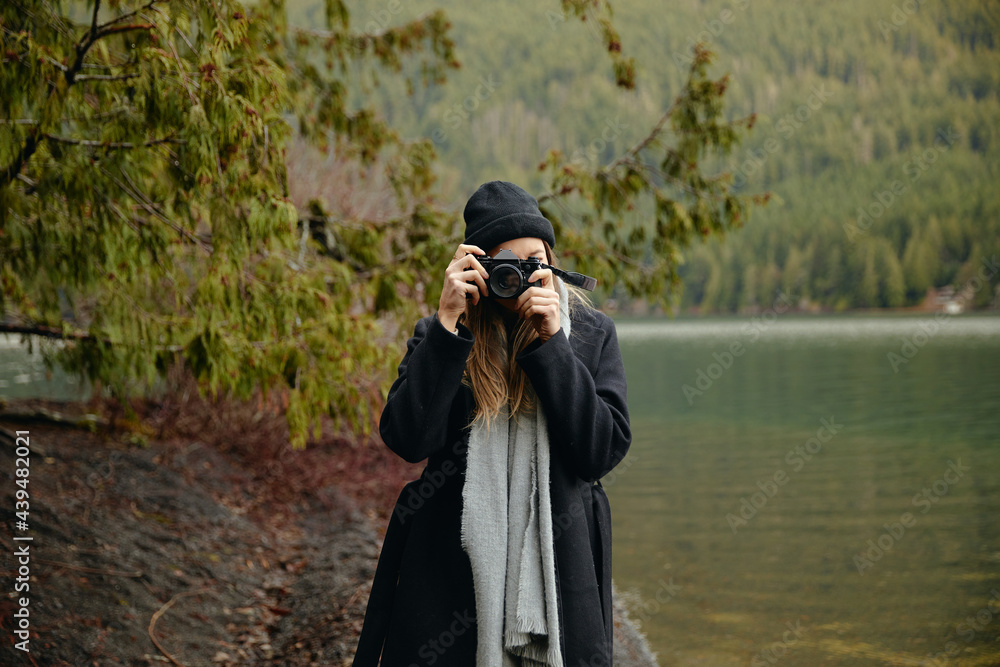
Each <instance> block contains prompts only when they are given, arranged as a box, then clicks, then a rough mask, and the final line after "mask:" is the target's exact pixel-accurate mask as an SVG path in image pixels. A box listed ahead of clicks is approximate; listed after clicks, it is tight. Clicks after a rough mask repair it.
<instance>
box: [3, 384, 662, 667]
mask: <svg viewBox="0 0 1000 667" xmlns="http://www.w3.org/2000/svg"><path fill="white" fill-rule="evenodd" d="M39 406H40V404H39V403H38V402H34V403H21V404H18V405H9V406H6V410H7V411H8V413H9V412H11V411H16V412H21V413H23V412H26V411H30V410H33V409H35V408H37V407H39ZM42 407H45V408H46V409H48V410H56V411H59V412H60V413H62V414H71V415H72V414H73V413H77V414H79V413H81V411H83V410H85V409H87V406H79V405H71V406H66V405H53V404H45V405H44V406H42ZM92 407H93V406H91V408H92ZM114 417H115V415H112V418H113V419H114ZM118 417H119V418H120V417H121V415H118ZM140 417H141V421H139V422H133V423H132V428H131V429H129V430H121V429H120V428H119V429H115V430H104V429H102V430H100V431H98V432H95V433H92V432H88V431H87V430H84V429H80V428H70V427H65V426H59V425H54V424H52V423H48V422H44V421H38V420H34V421H32V420H11V419H5V418H2V417H0V427H3V428H4V429H5V430H6V432H7V435H0V444H2V447H0V480H2V485H3V490H2V494H0V497H2V501H0V517H2V523H3V528H2V529H0V534H2V536H3V540H4V541H5V543H6V544H7V545H8V548H6V549H4V550H3V556H2V557H0V569H2V570H3V571H4V573H5V575H6V576H5V577H4V580H5V581H6V582H9V583H8V585H7V586H6V589H7V592H8V595H5V596H3V597H2V598H0V607H2V614H0V619H2V620H0V622H2V632H3V635H4V640H3V642H2V644H0V646H2V648H0V663H2V664H4V665H72V666H73V667H77V666H81V665H113V664H127V665H153V664H155V665H163V664H182V665H192V666H193V665H218V666H220V667H225V666H227V665H293V666H299V665H344V664H350V661H351V658H352V657H353V650H354V643H355V641H356V638H357V633H358V631H359V630H360V627H361V621H362V618H363V616H364V608H365V604H366V602H367V599H368V590H369V587H370V584H371V578H372V576H373V574H374V569H375V564H376V562H377V557H378V551H379V547H380V544H381V535H380V530H381V528H382V526H384V525H385V519H386V516H385V512H386V511H387V509H388V508H389V507H391V502H392V500H394V498H395V495H396V494H397V493H398V491H399V489H400V488H401V487H402V484H403V483H404V482H405V481H406V480H408V479H412V478H413V477H415V476H416V475H417V474H418V473H419V468H420V467H419V466H410V465H408V464H405V463H404V462H402V461H400V460H399V459H398V458H396V457H393V456H392V455H391V454H389V453H387V452H386V451H385V448H384V447H378V446H368V447H365V446H360V445H357V444H352V443H350V442H348V441H347V440H344V439H336V438H331V439H329V441H326V442H322V443H318V444H314V445H311V446H310V447H309V449H307V450H305V451H297V452H296V451H292V450H291V449H290V448H288V447H287V445H286V444H283V443H287V437H284V436H283V435H282V429H283V425H282V421H281V420H280V419H279V418H276V417H275V414H274V413H273V412H271V411H269V410H268V409H267V408H266V406H263V407H262V406H257V407H255V408H250V407H248V406H235V407H234V406H220V405H215V406H207V405H203V404H201V403H198V402H197V401H196V400H195V399H191V401H187V399H185V404H183V405H181V404H178V403H177V402H176V401H175V402H174V403H170V404H156V405H152V404H150V405H146V406H141V409H140ZM136 423H139V424H141V426H140V427H136ZM17 430H20V431H25V430H26V431H28V432H29V434H30V445H31V464H30V467H29V470H30V475H29V477H28V479H29V482H28V483H27V484H26V486H27V490H28V492H29V502H30V509H29V515H28V521H27V523H28V525H29V529H28V530H27V531H19V530H16V526H15V521H17V520H18V517H16V516H15V500H16V499H15V498H14V493H15V490H16V489H17V488H18V487H17V486H16V485H15V479H16V477H15V474H14V471H15V449H14V444H13V442H12V440H11V439H10V437H9V435H10V434H12V433H13V432H14V431H17ZM15 535H18V536H31V537H33V540H32V541H31V542H15V541H14V540H13V537H14V536H15ZM25 544H26V545H28V546H29V547H30V564H29V568H30V575H29V579H28V584H29V585H30V589H29V590H28V591H27V592H21V593H18V594H17V596H14V595H13V589H14V583H13V582H14V578H13V577H14V576H16V572H17V569H18V567H20V565H19V564H18V563H17V562H16V559H15V557H14V555H13V551H14V549H13V548H11V547H10V545H25ZM20 596H27V597H28V599H29V600H30V603H29V606H28V609H29V610H30V617H29V618H30V633H31V634H30V644H29V646H30V652H29V653H24V652H22V651H18V650H15V649H14V648H13V646H12V645H13V635H12V630H13V627H12V622H13V620H14V619H13V613H14V611H15V610H16V609H18V602H17V600H18V597H20ZM624 617H625V612H624V610H621V611H620V612H619V614H618V616H617V620H618V621H619V622H618V624H617V625H618V626H619V627H617V628H616V633H617V642H616V664H617V665H650V664H655V663H652V662H651V661H650V658H649V656H648V651H646V649H645V648H644V646H643V643H642V640H641V638H640V637H638V636H637V635H636V634H635V633H634V631H633V630H632V628H631V626H630V625H629V624H628V623H627V622H625V621H624Z"/></svg>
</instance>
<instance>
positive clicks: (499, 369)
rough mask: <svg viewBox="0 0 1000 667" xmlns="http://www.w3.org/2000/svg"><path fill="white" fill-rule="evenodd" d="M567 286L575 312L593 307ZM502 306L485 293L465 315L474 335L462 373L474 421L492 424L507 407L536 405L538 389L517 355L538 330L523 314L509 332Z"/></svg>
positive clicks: (517, 409) (515, 410)
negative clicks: (470, 397) (534, 388)
mask: <svg viewBox="0 0 1000 667" xmlns="http://www.w3.org/2000/svg"><path fill="white" fill-rule="evenodd" d="M542 243H544V245H545V257H546V261H547V263H548V264H553V263H554V262H553V254H552V248H551V247H550V246H549V244H548V243H545V242H544V241H543V242H542ZM566 289H567V296H568V297H569V303H568V306H569V311H570V313H571V314H572V312H573V311H574V310H575V309H576V308H578V307H581V306H583V307H590V301H589V299H588V298H587V297H586V295H584V294H582V293H580V291H579V290H578V289H577V288H575V287H573V286H572V285H568V284H567V285H566ZM501 309H503V306H501V305H500V304H498V303H496V302H495V301H494V300H493V299H488V298H485V297H482V298H480V299H479V303H478V304H477V305H475V306H474V305H472V303H471V302H470V303H469V304H468V305H467V306H466V309H465V314H464V315H462V321H463V323H464V324H465V326H467V327H468V328H469V330H470V331H471V332H472V336H473V339H474V342H473V344H472V352H471V353H470V354H469V359H468V361H467V362H466V365H465V374H464V376H463V377H462V382H463V384H465V385H467V386H469V387H471V389H472V396H473V398H474V399H475V403H476V412H475V418H474V419H473V422H472V423H473V424H474V423H476V422H482V423H485V424H487V425H489V424H490V423H492V422H493V421H494V420H495V419H496V418H497V417H499V416H500V415H501V413H502V412H503V409H504V407H507V408H508V415H509V416H510V417H513V416H516V415H518V414H520V413H522V412H523V413H530V412H532V411H533V410H534V409H535V392H534V390H533V389H532V387H531V383H530V382H529V381H528V376H527V375H526V374H525V372H524V369H522V368H521V367H520V366H519V365H518V364H517V362H516V361H515V358H516V357H517V355H519V354H520V353H521V352H522V351H524V349H525V348H526V347H528V345H530V344H531V343H532V342H533V341H534V340H535V339H537V338H538V332H537V331H535V327H534V326H533V325H532V324H531V322H530V321H528V320H524V319H520V318H519V319H518V320H517V323H516V324H515V325H514V327H513V329H512V330H511V331H510V333H509V334H508V332H507V327H506V325H505V324H504V318H503V315H502V310H501ZM470 426H471V424H470Z"/></svg>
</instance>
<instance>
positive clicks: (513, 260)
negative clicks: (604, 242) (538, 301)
mask: <svg viewBox="0 0 1000 667" xmlns="http://www.w3.org/2000/svg"><path fill="white" fill-rule="evenodd" d="M476 259H477V260H479V263H480V264H482V265H483V268H484V269H486V273H488V274H489V276H490V277H489V278H488V279H487V280H486V296H488V297H491V298H494V299H516V298H517V297H519V296H521V295H522V294H524V292H525V291H526V290H527V289H528V288H529V287H534V286H537V285H541V284H542V281H540V280H536V281H535V282H528V278H530V277H531V274H532V273H534V272H535V271H537V270H538V269H551V270H552V273H554V274H555V275H557V276H559V277H560V278H562V279H563V280H565V281H566V282H568V283H569V284H571V285H576V286H577V287H582V288H583V289H585V290H590V291H591V292H593V291H594V288H595V287H597V279H596V278H591V277H590V276H585V275H583V274H580V273H572V272H570V271H563V270H562V269H557V268H556V267H554V266H550V265H548V264H545V263H544V262H542V260H540V259H538V258H535V257H532V258H531V259H519V258H518V256H517V255H515V254H514V253H513V252H512V251H511V250H508V249H507V248H504V249H502V250H500V252H498V253H497V254H496V255H495V256H493V257H488V256H482V257H481V256H477V257H476Z"/></svg>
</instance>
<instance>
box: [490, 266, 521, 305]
mask: <svg viewBox="0 0 1000 667" xmlns="http://www.w3.org/2000/svg"><path fill="white" fill-rule="evenodd" d="M520 287H521V272H520V271H519V270H518V269H517V267H515V266H511V265H510V264H501V265H500V266H497V267H494V268H493V271H492V272H490V288H491V289H492V290H493V294H494V295H495V296H497V297H498V298H500V299H509V298H510V297H512V296H514V295H515V294H517V291H518V289H520Z"/></svg>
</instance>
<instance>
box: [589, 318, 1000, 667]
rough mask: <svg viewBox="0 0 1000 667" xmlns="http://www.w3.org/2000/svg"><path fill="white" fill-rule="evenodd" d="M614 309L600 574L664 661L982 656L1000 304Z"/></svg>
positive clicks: (998, 634)
mask: <svg viewBox="0 0 1000 667" xmlns="http://www.w3.org/2000/svg"><path fill="white" fill-rule="evenodd" d="M617 326H618V334H619V339H620V341H621V346H622V353H623V356H624V359H625V368H626V373H627V375H628V380H629V406H630V410H631V417H632V428H633V434H634V437H633V444H632V449H631V452H630V453H629V456H628V457H627V458H626V459H625V460H624V461H623V462H622V463H621V464H620V465H619V467H618V469H617V470H616V471H615V472H613V473H612V474H611V475H609V476H608V478H606V479H605V485H606V487H607V488H608V494H609V496H610V498H611V503H612V512H613V517H614V525H613V538H614V578H615V581H616V584H617V586H618V588H619V589H620V590H621V591H623V592H624V593H626V594H627V596H628V597H629V599H630V605H631V607H632V609H633V616H635V617H636V618H637V619H638V620H639V621H640V623H641V625H642V627H643V630H644V631H645V633H646V634H647V636H648V637H649V640H650V643H651V645H652V647H653V649H654V651H656V652H657V653H658V655H659V661H660V664H661V665H662V666H664V667H666V666H668V665H751V666H757V665H782V666H788V667H791V666H793V665H809V666H816V665H828V666H829V665H980V666H982V665H1000V317H988V316H954V317H951V316H943V315H939V316H937V317H935V316H934V315H924V316H898V317H896V316H889V317H886V316H877V317H876V316H871V317H867V316H842V317H829V316H823V317H802V316H792V315H776V314H775V313H774V312H773V311H772V312H771V315H770V317H769V318H766V319H762V318H756V319H755V318H751V317H745V318H731V319H699V320H693V321H692V320H680V319H678V320H674V321H669V320H664V321H640V322H636V321H628V320H621V321H618V322H617ZM685 385H687V386H686V387H685Z"/></svg>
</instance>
